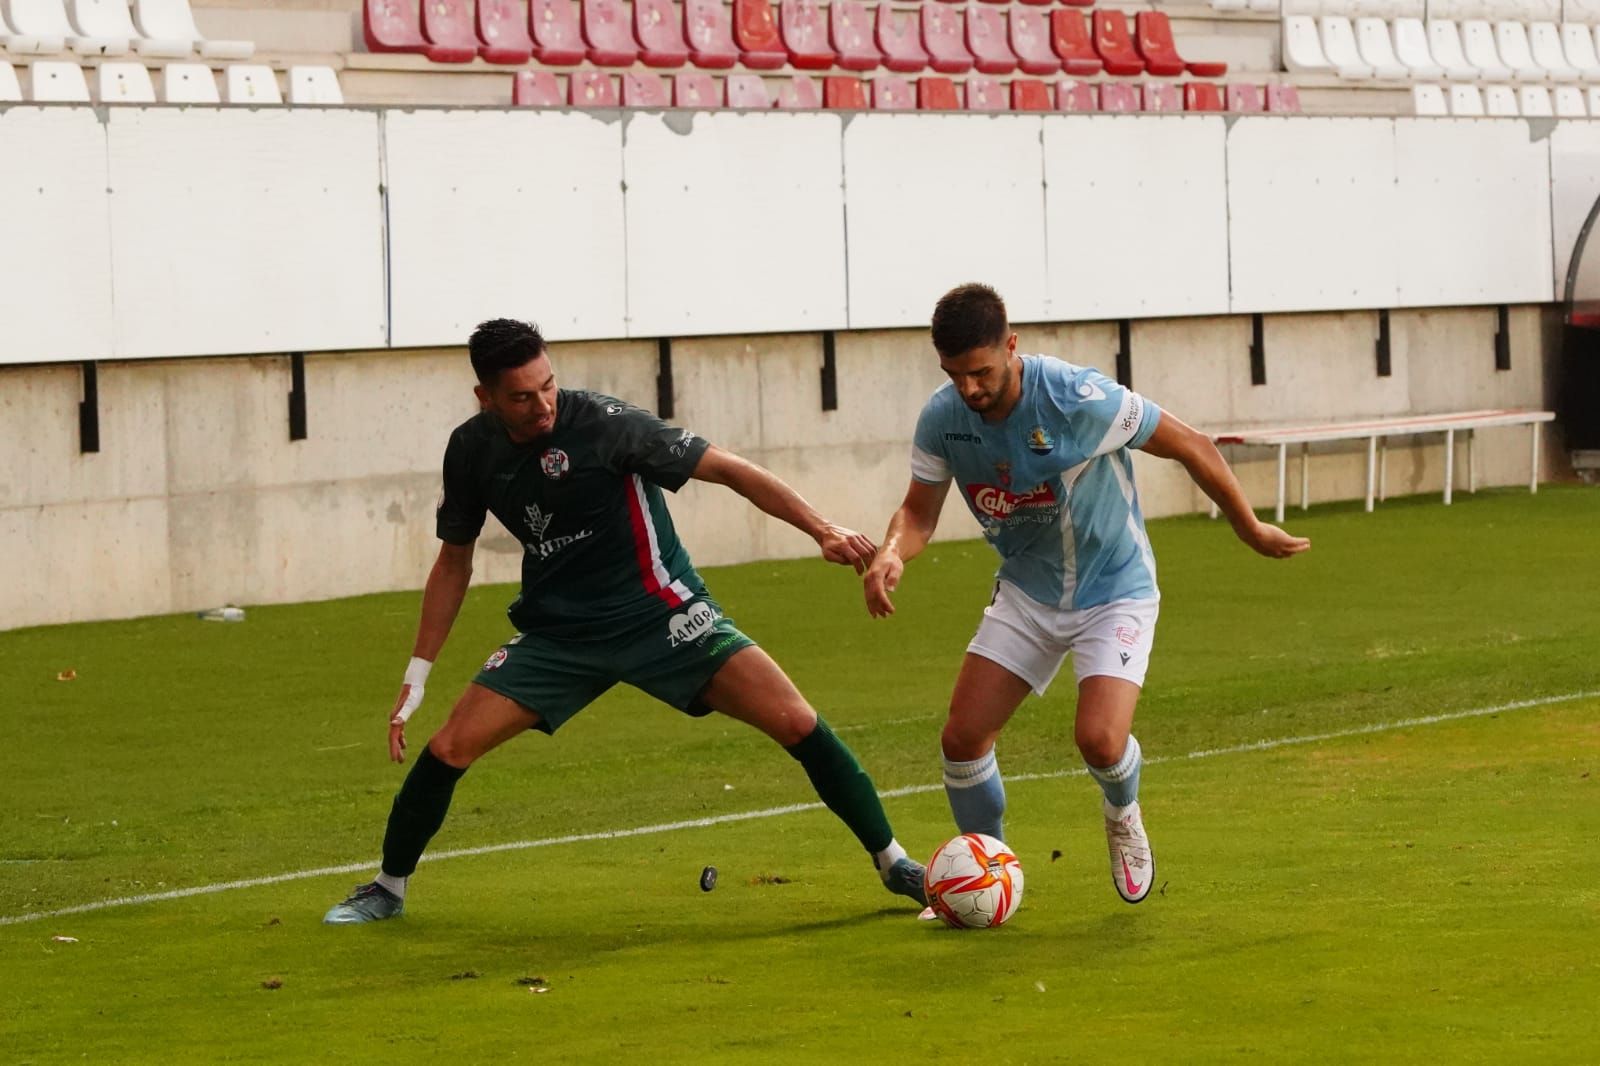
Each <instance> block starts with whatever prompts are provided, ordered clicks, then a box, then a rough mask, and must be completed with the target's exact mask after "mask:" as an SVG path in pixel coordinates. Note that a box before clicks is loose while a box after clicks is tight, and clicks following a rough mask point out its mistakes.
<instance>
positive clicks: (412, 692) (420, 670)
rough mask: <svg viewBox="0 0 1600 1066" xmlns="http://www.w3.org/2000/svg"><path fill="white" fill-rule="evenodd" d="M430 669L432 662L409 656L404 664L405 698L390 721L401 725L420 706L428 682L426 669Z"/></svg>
mask: <svg viewBox="0 0 1600 1066" xmlns="http://www.w3.org/2000/svg"><path fill="white" fill-rule="evenodd" d="M432 669H433V664H432V663H430V662H429V661H428V660H426V659H419V658H417V657H416V656H415V655H413V656H412V657H411V661H410V662H409V663H407V664H406V677H405V685H406V698H405V701H404V702H403V703H401V704H400V709H399V710H398V711H396V712H395V713H394V717H393V718H392V719H390V721H392V722H398V723H400V724H402V725H403V724H405V722H406V720H407V719H408V718H410V717H411V715H412V714H413V713H414V712H415V711H416V709H417V708H418V707H420V706H422V694H423V689H424V688H425V686H426V685H427V683H428V671H430V670H432Z"/></svg>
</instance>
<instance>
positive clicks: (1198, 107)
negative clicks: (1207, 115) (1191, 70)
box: [1183, 81, 1223, 111]
mask: <svg viewBox="0 0 1600 1066" xmlns="http://www.w3.org/2000/svg"><path fill="white" fill-rule="evenodd" d="M1183 109H1184V110H1185V111H1221V110H1223V106H1222V90H1221V89H1220V88H1218V87H1217V85H1216V84H1215V83H1214V82H1209V81H1191V82H1188V83H1186V84H1185V85H1184V87H1183Z"/></svg>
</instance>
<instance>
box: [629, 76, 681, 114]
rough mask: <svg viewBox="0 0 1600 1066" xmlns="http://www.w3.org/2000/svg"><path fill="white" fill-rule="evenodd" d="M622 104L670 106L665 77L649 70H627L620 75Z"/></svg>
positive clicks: (632, 105) (670, 99) (655, 106)
mask: <svg viewBox="0 0 1600 1066" xmlns="http://www.w3.org/2000/svg"><path fill="white" fill-rule="evenodd" d="M622 106H623V107H653V108H663V107H671V106H672V98H671V95H670V94H669V93H668V91H667V79H666V78H663V77H662V76H661V75H659V74H656V73H653V72H650V71H633V70H630V71H628V72H627V73H626V74H624V75H622Z"/></svg>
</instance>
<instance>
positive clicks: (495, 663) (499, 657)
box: [483, 648, 506, 670]
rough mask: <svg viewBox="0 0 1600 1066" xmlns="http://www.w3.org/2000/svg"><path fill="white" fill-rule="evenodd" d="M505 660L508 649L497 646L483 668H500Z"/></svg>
mask: <svg viewBox="0 0 1600 1066" xmlns="http://www.w3.org/2000/svg"><path fill="white" fill-rule="evenodd" d="M505 661H506V650H505V649H504V648H496V649H495V650H494V654H493V655H491V656H489V658H488V659H487V660H486V661H485V662H484V664H483V668H484V669H485V670H498V669H499V668H500V665H501V664H502V663H504V662H505Z"/></svg>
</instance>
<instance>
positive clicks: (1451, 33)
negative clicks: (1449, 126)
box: [1428, 19, 1478, 114]
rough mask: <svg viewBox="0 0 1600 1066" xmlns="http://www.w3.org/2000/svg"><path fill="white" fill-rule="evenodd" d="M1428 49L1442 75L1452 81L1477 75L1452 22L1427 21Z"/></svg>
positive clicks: (1458, 30)
mask: <svg viewBox="0 0 1600 1066" xmlns="http://www.w3.org/2000/svg"><path fill="white" fill-rule="evenodd" d="M1428 51H1429V52H1431V53H1432V54H1433V61H1434V62H1435V63H1437V64H1439V65H1440V66H1441V67H1443V68H1444V76H1445V77H1447V78H1449V79H1451V80H1452V81H1462V80H1475V79H1476V78H1477V77H1478V68H1477V67H1475V66H1473V65H1472V64H1471V63H1469V62H1467V56H1466V52H1465V51H1464V50H1463V49H1462V47H1461V31H1460V28H1459V27H1458V26H1456V24H1455V23H1454V22H1451V21H1450V20H1448V19H1436V20H1433V21H1430V22H1429V23H1428ZM1452 114H1454V112H1452Z"/></svg>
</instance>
